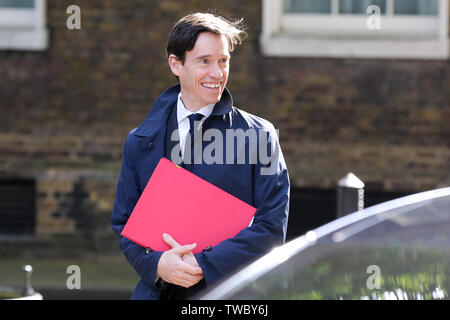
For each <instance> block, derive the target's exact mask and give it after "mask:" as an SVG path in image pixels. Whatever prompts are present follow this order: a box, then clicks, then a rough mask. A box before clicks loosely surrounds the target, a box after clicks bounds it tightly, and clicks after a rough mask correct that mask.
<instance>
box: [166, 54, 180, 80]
mask: <svg viewBox="0 0 450 320" xmlns="http://www.w3.org/2000/svg"><path fill="white" fill-rule="evenodd" d="M169 66H170V70H172V73H173V74H174V75H175V76H177V77H179V76H180V73H181V70H180V69H181V66H182V61H181V59H180V58H178V57H177V56H176V55H174V54H171V55H170V56H169Z"/></svg>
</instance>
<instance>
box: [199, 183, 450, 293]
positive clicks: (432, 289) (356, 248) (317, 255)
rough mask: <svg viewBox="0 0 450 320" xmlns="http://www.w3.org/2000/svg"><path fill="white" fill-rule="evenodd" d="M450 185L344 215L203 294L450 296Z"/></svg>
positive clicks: (277, 249) (269, 254) (268, 255)
mask: <svg viewBox="0 0 450 320" xmlns="http://www.w3.org/2000/svg"><path fill="white" fill-rule="evenodd" d="M449 290H450V188H441V189H436V190H432V191H427V192H422V193H418V194H414V195H411V196H406V197H402V198H399V199H396V200H392V201H388V202H384V203H382V204H379V205H375V206H373V207H369V208H367V209H364V210H361V211H358V212H355V213H352V214H350V215H347V216H345V217H343V218H340V219H337V220H335V221H333V222H331V223H328V224H326V225H324V226H322V227H320V228H318V229H315V230H313V231H310V232H308V233H306V234H305V235H303V236H301V237H298V238H296V239H294V240H292V241H290V242H288V243H286V244H285V245H283V246H281V247H278V248H276V249H274V250H273V251H272V252H270V253H268V254H267V255H265V256H263V257H262V258H260V259H258V260H256V261H255V262H253V263H251V264H250V265H248V266H247V267H245V268H243V269H242V270H240V271H238V272H237V273H235V274H233V275H232V276H230V277H229V278H228V279H226V280H225V281H223V282H222V283H220V284H218V285H216V286H214V287H213V288H211V289H209V290H208V291H207V292H205V293H203V294H202V295H200V296H198V297H197V298H198V299H206V300H216V299H249V300H253V299H269V300H270V299H283V300H291V299H295V300H297V299H308V300H310V299H333V300H334V299H364V300H367V299H371V300H372V299H373V300H375V299H377V300H378V299H398V300H414V299H419V300H422V299H449Z"/></svg>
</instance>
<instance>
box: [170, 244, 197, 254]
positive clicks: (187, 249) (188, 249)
mask: <svg viewBox="0 0 450 320" xmlns="http://www.w3.org/2000/svg"><path fill="white" fill-rule="evenodd" d="M196 246H197V244H196V243H192V244H187V245H184V246H181V247H177V248H175V251H176V252H177V253H179V254H185V253H188V252H191V251H192V250H194V248H195V247H196Z"/></svg>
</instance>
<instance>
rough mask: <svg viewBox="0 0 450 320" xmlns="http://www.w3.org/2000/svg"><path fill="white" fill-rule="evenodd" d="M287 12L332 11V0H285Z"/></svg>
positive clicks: (285, 10)
mask: <svg viewBox="0 0 450 320" xmlns="http://www.w3.org/2000/svg"><path fill="white" fill-rule="evenodd" d="M284 12H286V13H331V0H284Z"/></svg>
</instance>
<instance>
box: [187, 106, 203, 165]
mask: <svg viewBox="0 0 450 320" xmlns="http://www.w3.org/2000/svg"><path fill="white" fill-rule="evenodd" d="M188 118H189V135H188V136H187V137H186V141H185V144H184V157H183V158H184V162H185V163H188V164H193V163H194V154H195V153H196V152H198V151H199V150H198V147H200V151H201V145H202V141H201V140H200V143H198V142H197V149H196V150H194V146H195V144H194V132H195V131H197V130H198V129H199V128H198V127H199V124H200V123H199V122H198V121H200V120H201V119H202V118H203V115H202V114H201V113H193V114H191V115H189V116H188ZM187 139H190V151H188V150H189V149H188V148H189V141H187ZM189 155H190V157H189ZM188 157H189V158H190V162H189V158H188ZM186 160H188V161H186Z"/></svg>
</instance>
